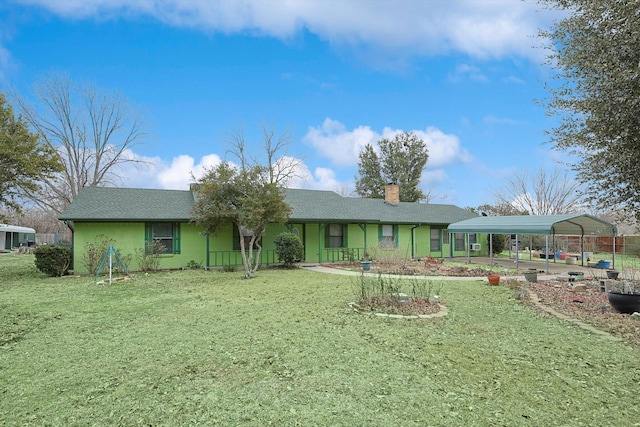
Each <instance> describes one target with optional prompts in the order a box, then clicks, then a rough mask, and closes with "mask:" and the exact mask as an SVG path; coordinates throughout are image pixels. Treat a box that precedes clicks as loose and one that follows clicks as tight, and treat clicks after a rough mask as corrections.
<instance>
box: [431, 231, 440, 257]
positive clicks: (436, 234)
mask: <svg viewBox="0 0 640 427" xmlns="http://www.w3.org/2000/svg"><path fill="white" fill-rule="evenodd" d="M441 231H442V230H440V229H439V228H432V229H431V234H430V237H431V239H430V240H431V245H430V250H431V251H432V252H433V251H439V250H440V232H441Z"/></svg>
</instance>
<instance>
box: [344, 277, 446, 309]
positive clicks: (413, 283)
mask: <svg viewBox="0 0 640 427" xmlns="http://www.w3.org/2000/svg"><path fill="white" fill-rule="evenodd" d="M354 282H355V283H354V288H355V292H356V306H357V308H358V309H359V310H360V311H370V312H379V313H386V314H402V315H419V314H432V313H436V312H438V311H439V309H440V305H439V304H438V302H439V298H440V297H439V293H440V289H441V287H442V285H441V284H435V283H434V282H433V281H431V280H426V279H421V278H411V279H403V278H400V277H393V276H384V275H382V274H380V273H378V275H376V276H372V275H366V274H360V275H359V276H357V277H356V278H355V279H354Z"/></svg>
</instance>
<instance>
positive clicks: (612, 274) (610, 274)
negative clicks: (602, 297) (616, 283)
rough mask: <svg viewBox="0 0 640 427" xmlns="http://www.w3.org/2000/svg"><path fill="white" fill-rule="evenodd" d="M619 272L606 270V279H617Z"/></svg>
mask: <svg viewBox="0 0 640 427" xmlns="http://www.w3.org/2000/svg"><path fill="white" fill-rule="evenodd" d="M619 274H620V272H619V271H618V270H607V279H614V280H617V279H618V275H619Z"/></svg>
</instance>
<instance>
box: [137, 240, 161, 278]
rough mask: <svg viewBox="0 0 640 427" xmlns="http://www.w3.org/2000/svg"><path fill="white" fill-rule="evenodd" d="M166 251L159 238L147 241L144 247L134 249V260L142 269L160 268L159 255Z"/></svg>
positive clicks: (155, 269)
mask: <svg viewBox="0 0 640 427" xmlns="http://www.w3.org/2000/svg"><path fill="white" fill-rule="evenodd" d="M165 252H166V248H165V246H164V245H163V244H162V242H160V241H159V240H154V241H153V242H151V243H148V244H147V246H146V247H145V248H144V249H141V248H138V249H136V261H137V262H138V268H140V270H142V271H158V270H160V255H161V254H163V253H165Z"/></svg>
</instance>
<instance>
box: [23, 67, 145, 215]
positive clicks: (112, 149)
mask: <svg viewBox="0 0 640 427" xmlns="http://www.w3.org/2000/svg"><path fill="white" fill-rule="evenodd" d="M33 92H34V97H35V98H36V100H37V104H36V105H31V104H30V103H29V102H27V100H26V99H25V98H22V97H16V99H17V102H18V103H19V105H20V107H21V110H22V113H23V115H24V117H25V119H26V120H27V121H28V122H29V124H30V125H31V126H32V127H33V128H34V129H35V130H36V132H37V133H38V134H39V135H40V137H41V139H42V140H43V141H44V143H45V144H47V145H48V146H49V147H50V148H51V149H54V150H56V151H57V152H58V153H59V155H60V158H61V159H62V162H63V164H64V170H63V171H62V172H60V173H58V174H56V175H55V178H54V179H51V180H48V181H46V182H44V184H43V186H41V187H40V188H39V189H37V191H31V192H30V197H31V198H32V200H34V201H35V202H36V203H38V204H39V205H41V206H43V207H47V208H51V209H53V210H54V211H56V212H58V213H59V212H61V211H62V210H64V209H65V208H66V207H67V206H68V205H69V204H70V203H71V201H72V200H73V199H74V198H75V197H76V196H77V194H78V192H79V191H80V190H81V189H82V188H84V187H90V186H109V185H116V184H118V183H119V182H120V181H121V178H122V176H121V175H120V174H122V167H124V166H126V165H131V164H135V165H142V164H143V163H144V162H143V161H141V160H139V159H137V158H135V157H134V156H132V152H131V149H132V148H134V147H135V146H136V145H138V144H139V143H141V140H142V137H143V136H144V133H143V132H142V122H141V119H140V118H139V117H138V116H137V115H136V114H134V113H133V112H131V111H130V107H129V106H128V105H127V104H126V102H125V100H124V99H123V97H122V96H121V95H119V94H117V93H106V92H101V91H99V90H97V89H96V88H95V87H92V86H87V85H84V86H83V85H78V84H75V83H74V82H72V81H71V78H70V77H69V76H68V75H67V74H64V73H51V74H49V75H48V76H46V77H45V78H44V79H42V80H41V81H39V82H38V83H36V84H35V85H34V91H33Z"/></svg>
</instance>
